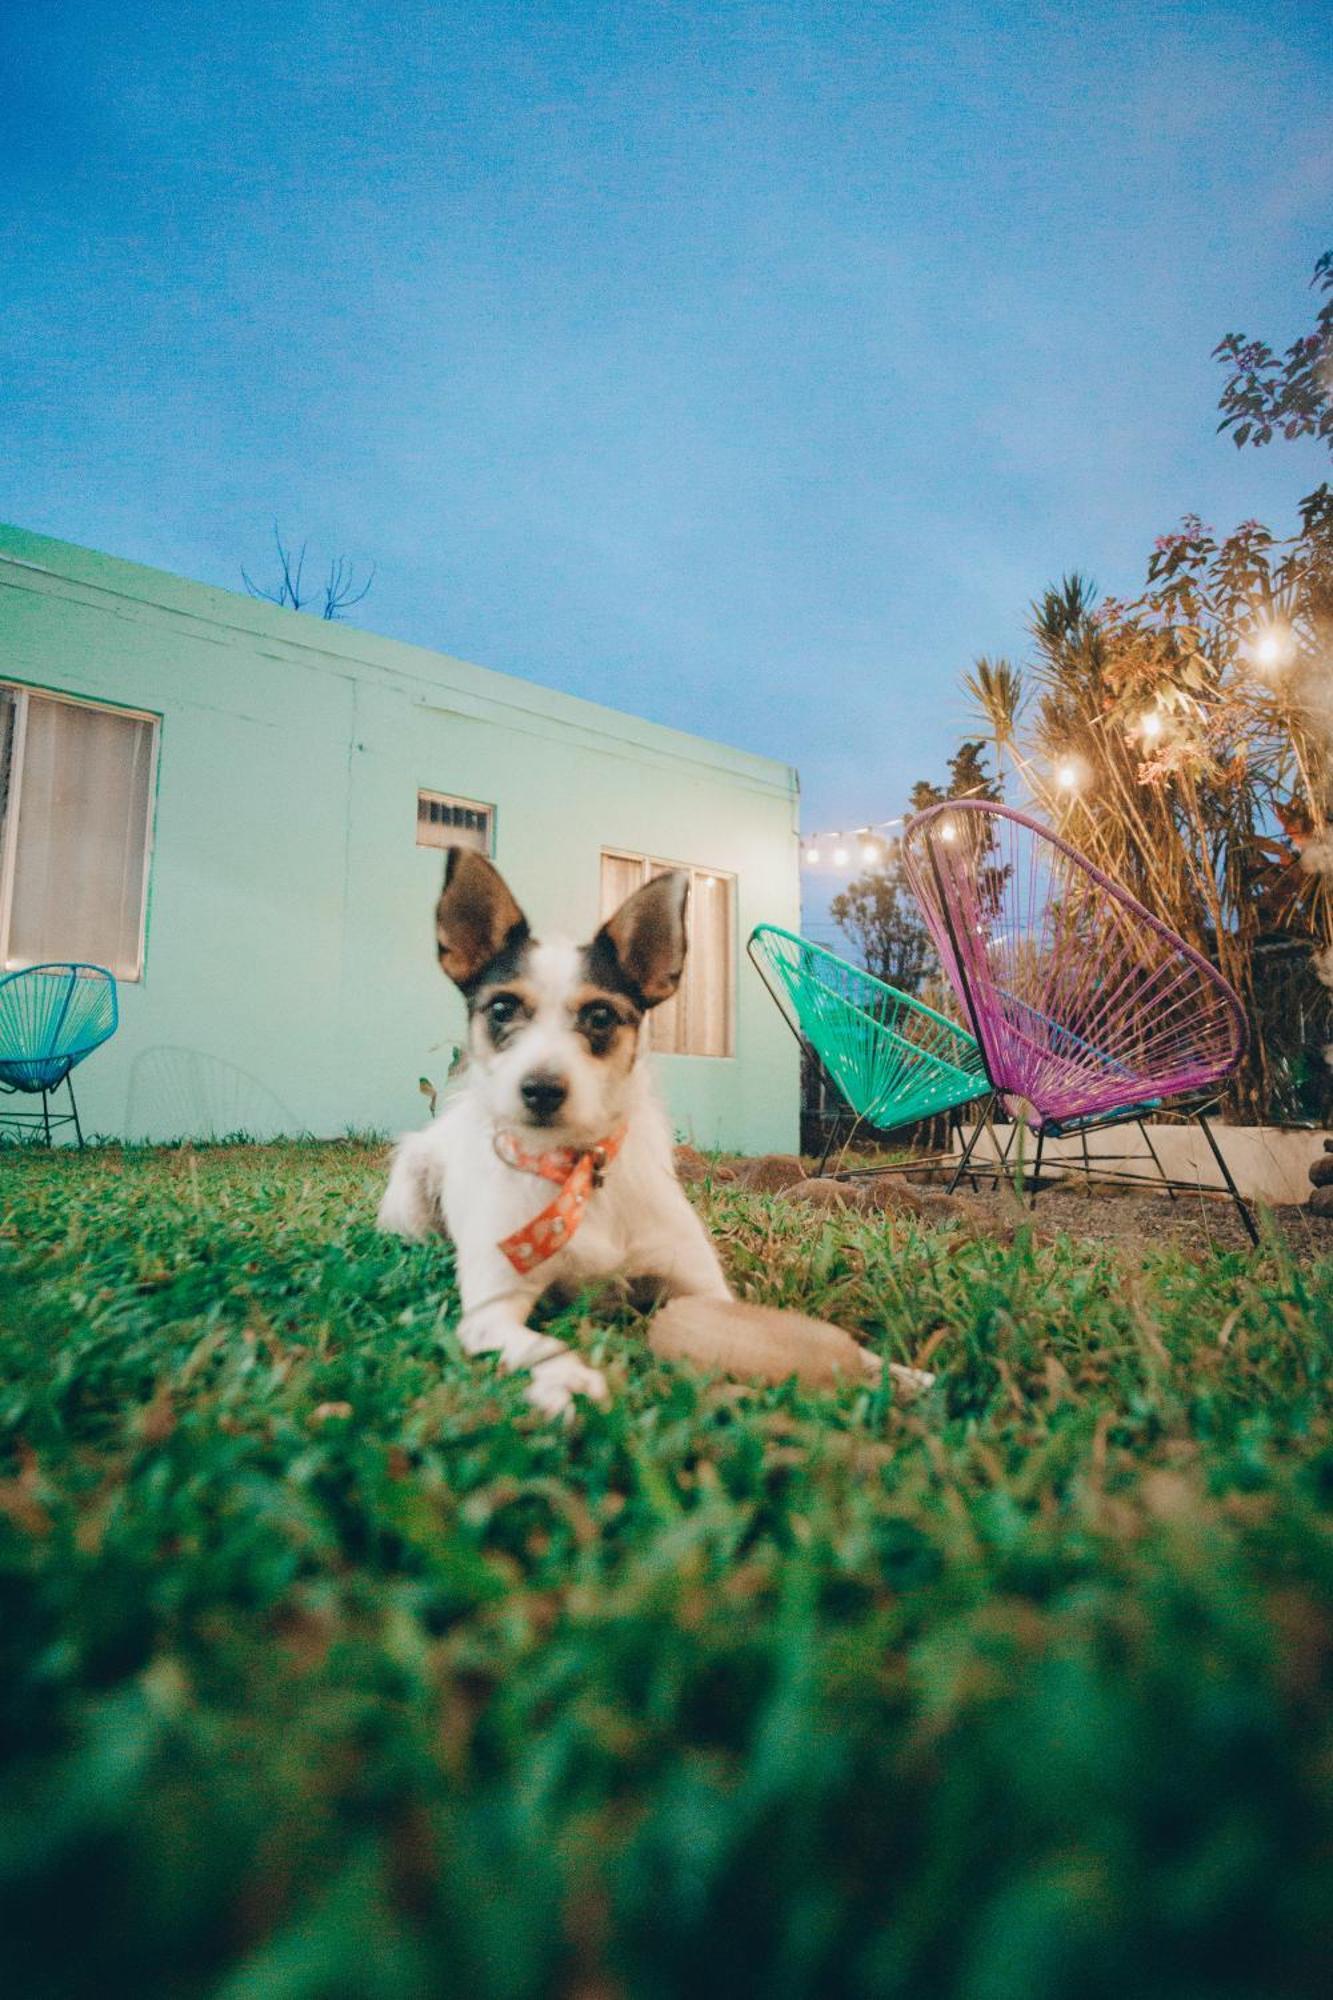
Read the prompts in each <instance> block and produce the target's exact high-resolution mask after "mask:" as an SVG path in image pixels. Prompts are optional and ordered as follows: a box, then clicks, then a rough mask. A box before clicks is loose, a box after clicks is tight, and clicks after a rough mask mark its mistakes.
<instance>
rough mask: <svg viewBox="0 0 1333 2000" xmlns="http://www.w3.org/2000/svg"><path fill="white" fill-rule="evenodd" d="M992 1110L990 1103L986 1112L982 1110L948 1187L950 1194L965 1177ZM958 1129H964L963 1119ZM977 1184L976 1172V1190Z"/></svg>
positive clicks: (974, 1178) (974, 1180)
mask: <svg viewBox="0 0 1333 2000" xmlns="http://www.w3.org/2000/svg"><path fill="white" fill-rule="evenodd" d="M990 1112H991V1107H990V1105H989V1104H988V1105H987V1106H986V1109H985V1110H984V1112H982V1113H981V1115H980V1116H979V1117H978V1119H977V1122H976V1126H975V1128H974V1130H973V1133H972V1137H971V1138H970V1139H969V1140H968V1142H967V1144H966V1146H964V1148H963V1153H962V1158H961V1159H960V1160H959V1162H958V1165H957V1166H956V1167H955V1168H954V1175H953V1179H952V1180H951V1181H950V1182H949V1187H948V1192H949V1193H950V1194H952V1193H953V1191H954V1189H955V1188H956V1187H957V1186H958V1183H959V1181H960V1180H961V1179H962V1178H963V1175H964V1174H965V1173H966V1172H967V1163H968V1161H969V1160H970V1159H971V1157H972V1155H973V1153H974V1152H975V1151H976V1147H977V1141H978V1140H979V1139H980V1137H981V1134H982V1131H983V1129H984V1128H985V1126H986V1125H987V1124H988V1123H989V1120H990ZM958 1129H959V1131H960V1132H961V1131H962V1129H963V1125H962V1120H961V1119H960V1120H959V1121H958ZM976 1185H977V1177H976V1175H975V1174H973V1175H972V1187H973V1190H974V1191H975V1189H976Z"/></svg>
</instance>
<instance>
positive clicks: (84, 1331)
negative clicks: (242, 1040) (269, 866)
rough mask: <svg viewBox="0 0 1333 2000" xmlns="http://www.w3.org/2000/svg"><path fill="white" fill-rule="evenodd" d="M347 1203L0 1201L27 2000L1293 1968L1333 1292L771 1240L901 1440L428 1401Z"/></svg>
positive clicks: (114, 1182) (1328, 1566)
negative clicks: (866, 1353) (885, 1368)
mask: <svg viewBox="0 0 1333 2000" xmlns="http://www.w3.org/2000/svg"><path fill="white" fill-rule="evenodd" d="M381 1179H382V1166H381V1163H380V1161H379V1160H378V1158H377V1156H376V1155H375V1153H374V1152H372V1151H369V1150H366V1149H364V1148H360V1147H354V1146H348V1147H342V1148H314V1147H309V1148H302V1147H297V1146H291V1147H285V1148H271V1149H261V1148H254V1149H246V1148H236V1149H226V1148H223V1149H219V1150H216V1151H201V1152H199V1153H195V1152H192V1151H189V1150H186V1151H181V1152H174V1153H142V1154H135V1153H132V1152H125V1153H120V1152H118V1151H115V1150H107V1151H104V1152H98V1153H89V1154H87V1155H85V1156H84V1157H83V1158H82V1159H80V1158H77V1157H72V1156H69V1155H64V1154H62V1155H58V1156H57V1157H55V1158H48V1157H46V1156H44V1155H42V1154H40V1153H37V1152H25V1153H23V1154H12V1153H11V1154H8V1155H4V1156H0V1756H2V1757H3V1761H4V1781H3V1790H2V1791H0V1965H3V1966H4V1967H5V1968H6V1972H7V1979H6V1984H7V1986H8V1987H9V1989H10V1990H12V1991H14V1992H15V1993H16V1994H22V1995H23V1996H24V2000H30V1996H47V1995H51V1996H60V2000H79V1996H83V1995H85V1994H86V1995H93V1994H97V1995H98V1996H116V1995H120V1994H129V1995H134V1996H157V1995H172V1996H175V1995H180V1996H193V1995H202V1994H210V1995H219V1996H224V2000H332V1997H333V1996H351V1997H352V2000H361V1997H362V1996H365V2000H372V1996H385V1997H386V2000H387V1996H390V1995H392V1996H394V2000H402V1996H406V1995H417V1994H421V1995H427V1994H451V1995H453V1994H457V1995H464V1996H469V2000H470V1996H474V1995H475V1996H480V1997H481V2000H518V1996H523V2000H526V1997H527V1996H536V1995H548V1994H549V1995H561V1996H568V2000H614V1996H617V1995H633V1996H635V2000H638V1996H644V1997H645V2000H658V1996H661V1997H662V2000H666V1996H676V1995H686V1994H689V1995H694V1994H701V1993H702V1994H708V1993H712V1992H719V1993H721V1992H725V1993H727V1994H729V1995H732V1996H738V1995H751V1994H753V1995H764V1996H766V2000H767V1996H798V1995H799V1996H805V1995H811V1996H814V1995H817V1996H820V2000H837V1996H842V1995H848V1996H852V1995H857V1996H861V1995H865V1996H871V1995H874V1996H880V1995H885V1996H889V1995H904V1996H905V1995H911V1996H917V1995H930V1996H952V1995H957V1996H960V2000H962V1996H965V2000H1046V1996H1061V2000H1063V1997H1064V1996H1068V2000H1099V1996H1103V1995H1105V1996H1108V1997H1109V1996H1112V1995H1114V1996H1116V2000H1123V1996H1124V1995H1126V1994H1129V1993H1133V1994H1135V1995H1163V1996H1165V1995H1168V1994H1169V1995H1171V1996H1173V2000H1179V1996H1185V2000H1202V1996H1207V1995H1228V1996H1231V1995H1234V1996H1247V2000H1251V1997H1252V2000H1274V1996H1280V1995H1286V1994H1298V1993H1306V1992H1316V1991H1320V1990H1325V1989H1326V1977H1327V1969H1328V1965H1329V1962H1330V1960H1329V1953H1330V1950H1331V1949H1333V1887H1331V1886H1330V1885H1331V1884H1333V1729H1331V1728H1330V1705H1329V1696H1330V1682H1331V1681H1333V1429H1331V1427H1330V1411H1331V1409H1333V1395H1331V1392H1330V1364H1331V1359H1333V1357H1331V1355H1330V1335H1331V1334H1333V1265H1331V1264H1327V1263H1325V1264H1319V1265H1315V1266H1313V1267H1310V1266H1302V1265H1301V1264H1299V1263H1298V1262H1296V1261H1295V1260H1293V1258H1292V1257H1291V1256H1290V1254H1289V1253H1288V1252H1286V1251H1285V1250H1283V1249H1281V1248H1280V1247H1278V1246H1277V1245H1275V1244H1270V1245H1268V1246H1266V1247H1265V1248H1264V1250H1262V1251H1261V1252H1260V1253H1258V1254H1257V1255H1256V1256H1255V1257H1254V1258H1253V1259H1250V1258H1243V1257H1241V1256H1239V1255H1225V1256H1213V1257H1211V1258H1209V1259H1207V1260H1204V1261H1198V1262H1192V1261H1189V1260H1188V1259H1186V1258H1185V1257H1184V1256H1182V1255H1181V1254H1179V1253H1177V1252H1166V1251H1163V1252H1161V1253H1160V1254H1155V1255H1154V1256H1152V1257H1151V1258H1150V1259H1149V1261H1148V1262H1147V1263H1146V1264H1145V1265H1144V1266H1142V1267H1141V1268H1140V1267H1138V1266H1135V1267H1133V1268H1130V1267H1128V1266H1127V1265H1126V1264H1125V1263H1124V1262H1123V1261H1118V1260H1117V1256H1116V1254H1115V1253H1114V1252H1113V1251H1111V1250H1110V1249H1108V1248H1106V1247H1105V1246H1094V1245H1087V1244H1081V1243H1074V1242H1070V1241H1064V1240H1061V1241H1058V1242H1056V1243H1054V1244H1052V1245H1042V1246H1040V1247H1038V1246H1034V1244H1033V1243H1032V1242H1031V1240H1030V1239H1029V1238H1028V1237H1027V1236H1026V1235H1025V1234H1020V1236H1019V1238H1018V1240H1017V1241H1016V1242H1013V1243H1010V1244H1003V1245H1001V1244H998V1243H992V1242H989V1241H980V1242H977V1241H972V1240H970V1239H969V1238H968V1237H966V1236H965V1235H963V1234H960V1233H959V1232H958V1230H957V1229H956V1228H955V1227H954V1226H952V1225H947V1226H945V1227H942V1228H938V1229H928V1228H923V1227H919V1226H913V1225H909V1224H904V1223H900V1222H899V1223H894V1224H892V1225H889V1224H886V1223H885V1222H883V1221H881V1220H875V1221H872V1222H867V1221H861V1220H850V1219H843V1218H839V1219H835V1220H833V1221H827V1220H824V1219H822V1218H821V1219H814V1218H812V1217H811V1215H810V1214H809V1212H808V1211H806V1210H802V1209H800V1208H785V1207H784V1206H783V1204H782V1203H781V1201H780V1200H776V1199H764V1198H761V1197H755V1196H749V1197H747V1196H743V1195H740V1194H737V1193H735V1192H732V1191H728V1190H725V1189H724V1190H719V1191H718V1193H717V1194H716V1195H715V1196H714V1197H713V1198H712V1199H711V1200H709V1201H707V1202H706V1204H705V1205H706V1206H707V1207H708V1209H709V1213H710V1219H711V1221H712V1224H713V1226H714V1229H715V1231H716V1232H717V1235H718V1236H719V1238H720V1240H721V1243H722V1246H723V1251H724V1255H725V1257H726V1259H727V1262H728V1265H729V1268H730V1270H731V1272H732V1275H733V1277H734V1279H735V1281H736V1284H737V1286H738V1289H739V1290H740V1291H741V1293H742V1294H743V1295H745V1296H747V1297H752V1298H756V1299H761V1300H765V1301H768V1302H772V1303H776V1304H781V1305H790V1306H796V1307H800V1308H801V1309H803V1310H805V1311H813V1312H817V1313H823V1314H825V1315H827V1316H828V1317H830V1318H833V1319H836V1320H839V1321H840V1322H841V1323H842V1324H844V1325H846V1326H849V1327H851V1328H854V1329H856V1330H857V1331H859V1332H860V1333H861V1334H862V1335H863V1337H865V1338H866V1339H867V1340H869V1341H870V1342H871V1343H872V1344H874V1345H875V1346H877V1347H878V1348H879V1349H880V1350H881V1351H883V1352H884V1353H885V1354H886V1355H890V1356H893V1357H896V1358H901V1359H904V1360H909V1359H921V1358H922V1357H923V1356H926V1355H929V1356H930V1357H932V1358H931V1363H930V1365H931V1366H933V1367H934V1368H936V1369H937V1370H938V1371H939V1376H940V1383H939V1387H938V1389H937V1391H936V1392H935V1393H934V1394H933V1395H932V1396H931V1397H930V1398H929V1399H928V1400H927V1401H926V1402H925V1403H924V1404H918V1405H916V1406H913V1407H911V1408H898V1407H895V1406H894V1404H893V1402H892V1400H891V1398H890V1397H889V1396H888V1395H887V1394H885V1393H881V1392H878V1391H877V1392H873V1393H872V1392H869V1391H865V1390H860V1391H858V1390H853V1389H848V1390H847V1391H845V1392H843V1393H840V1394H838V1395H836V1396H829V1397H817V1396H813V1395H802V1394H800V1393H798V1392H797V1391H796V1390H795V1388H794V1387H792V1386H790V1385H789V1386H787V1387H785V1388H781V1389H774V1390H765V1391H762V1392H760V1391H745V1392H741V1391H738V1390H737V1389H735V1388H732V1387H728V1386H726V1385H724V1384H720V1383H712V1382H709V1381H707V1380H701V1379H699V1378H696V1377H692V1376H690V1375H689V1374H686V1373H683V1372H678V1371H672V1370H670V1369H668V1368H666V1367H664V1366H661V1365H659V1364H657V1363H655V1362H654V1361H653V1359H652V1357H651V1356H650V1355H649V1354H648V1353H647V1351H646V1349H645V1348H644V1345H643V1341H642V1323H641V1322H637V1321H635V1320H633V1319H632V1318H630V1317H628V1316H626V1317H625V1318H624V1319H623V1320H620V1321H618V1322H615V1323H612V1324H610V1325H606V1324H593V1323H590V1322H588V1321H586V1320H584V1319H582V1318H581V1316H580V1315H579V1314H577V1313H574V1314H571V1315H567V1316H566V1318H567V1323H568V1330H569V1331H570V1332H571V1333H572V1334H573V1335H574V1336H576V1337H577V1338H578V1339H579V1340H580V1342H581V1344H582V1345H583V1346H584V1347H585V1349H586V1350H588V1351H589V1352H590V1354H591V1355H592V1357H593V1358H594V1359H595V1360H596V1362H597V1364H598V1365H599V1366H600V1367H602V1368H604V1369H605V1370H606V1372H607V1374H608V1376H609V1378H610V1380H611V1383H612V1386H613V1388H614V1390H615V1392H616V1400H615V1403H614V1405H613V1407H612V1408H610V1409H609V1410H608V1411H606V1412H605V1413H603V1412H599V1411H589V1412H587V1413H586V1414H585V1415H584V1416H583V1417H582V1419H581V1420H580V1422H579V1423H578V1424H577V1425H576V1426H575V1427H573V1428H571V1429H569V1430H562V1429H559V1428H553V1427H551V1426H548V1425H544V1424H542V1423H540V1422H539V1421H537V1420H536V1419H535V1418H533V1417H532V1416H531V1415H530V1414H529V1413H528V1411H527V1409H526V1407H525V1405H524V1403H523V1401H522V1398H521V1385H520V1384H519V1383H517V1382H514V1381H508V1380H503V1379H501V1378H499V1377H498V1376H496V1375H495V1374H494V1373H493V1372H492V1371H490V1370H489V1369H488V1368H487V1367H485V1366H478V1365H469V1364H465V1363H464V1362H463V1361H462V1360H461V1359H460V1357H459V1356H458V1354H457V1353H456V1351H455V1348H454V1346H453V1342H452V1339H451V1336H450V1331H449V1329H450V1324H451V1320H452V1317H453V1313H454V1309H455V1300H454V1295H453V1292H452V1288H451V1273H450V1259H449V1253H448V1250H447V1249H446V1248H445V1247H443V1246H408V1245H403V1244H400V1243H398V1242H396V1241H393V1240H390V1239H385V1238H381V1237H379V1236H377V1235H376V1234H375V1232H374V1230H373V1228H372V1226H371V1225H372V1216H373V1210H374V1203H375V1200H376V1197H377V1193H378V1189H379V1186H380V1183H381Z"/></svg>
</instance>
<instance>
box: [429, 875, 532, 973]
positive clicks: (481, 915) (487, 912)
mask: <svg viewBox="0 0 1333 2000" xmlns="http://www.w3.org/2000/svg"><path fill="white" fill-rule="evenodd" d="M446 854H447V857H448V858H447V859H446V861H445V864H444V887H443V889H442V890H441V891H440V900H439V902H438V903H437V904H436V905H435V945H436V950H437V951H438V953H439V957H440V970H441V971H442V972H446V973H448V975H449V977H450V979H452V980H453V982H454V984H455V986H461V987H462V989H463V991H464V992H465V993H466V992H467V990H468V988H469V987H470V986H472V985H474V984H475V982H476V980H477V976H478V974H479V973H482V972H484V971H485V970H486V967H487V966H488V965H489V964H490V963H491V961H492V959H496V958H498V957H499V956H500V953H501V952H502V951H504V950H505V949H506V948H512V947H514V946H515V945H519V944H522V943H523V941H524V939H525V938H526V937H527V935H528V920H527V918H526V917H525V916H524V914H523V912H522V910H520V908H519V907H518V904H517V903H516V902H515V901H514V898H513V896H512V895H511V894H510V891H509V885H508V883H507V882H506V881H505V879H504V876H503V875H502V874H501V873H500V871H499V869H498V868H493V867H492V866H491V864H490V862H489V861H488V860H487V859H486V857H485V855H484V854H478V853H477V852H476V850H475V849H474V848H471V847H450V848H448V849H446Z"/></svg>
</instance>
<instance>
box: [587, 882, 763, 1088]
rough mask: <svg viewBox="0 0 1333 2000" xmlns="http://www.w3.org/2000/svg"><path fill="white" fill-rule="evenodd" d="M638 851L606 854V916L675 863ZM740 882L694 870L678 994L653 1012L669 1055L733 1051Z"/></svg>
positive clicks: (651, 1023)
mask: <svg viewBox="0 0 1333 2000" xmlns="http://www.w3.org/2000/svg"><path fill="white" fill-rule="evenodd" d="M670 865H671V864H670V863H669V862H666V861H650V860H647V859H645V858H642V857H640V856H637V855H625V854H604V855H603V856H602V919H603V922H605V920H606V918H607V917H609V916H610V915H611V913H612V911H613V910H615V909H617V908H618V907H619V906H620V904H621V903H623V902H624V900H625V898H626V896H630V895H632V894H633V893H634V891H635V890H636V889H638V888H640V887H642V885H643V884H644V883H645V882H647V881H650V880H651V878H652V877H653V876H654V875H661V874H663V873H665V871H666V870H667V869H668V868H669V867H670ZM734 900H735V884H734V882H733V880H732V878H731V877H730V876H729V875H710V874H708V873H707V871H706V870H704V869H701V868H695V869H692V870H691V871H690V915H689V949H688V952H687V953H686V958H685V976H684V978H683V979H682V980H681V983H680V989H679V991H678V992H677V993H676V995H675V997H674V998H673V999H671V1000H666V1001H664V1002H663V1003H662V1005H661V1006H660V1007H655V1008H654V1009H653V1011H652V1013H651V1014H650V1015H649V1017H648V1042H649V1046H650V1047H651V1048H654V1049H657V1050H659V1051H660V1052H661V1053H662V1054H664V1055H689V1056H729V1055H730V1054H731V956H732V945H731V931H732V906H733V903H734Z"/></svg>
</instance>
